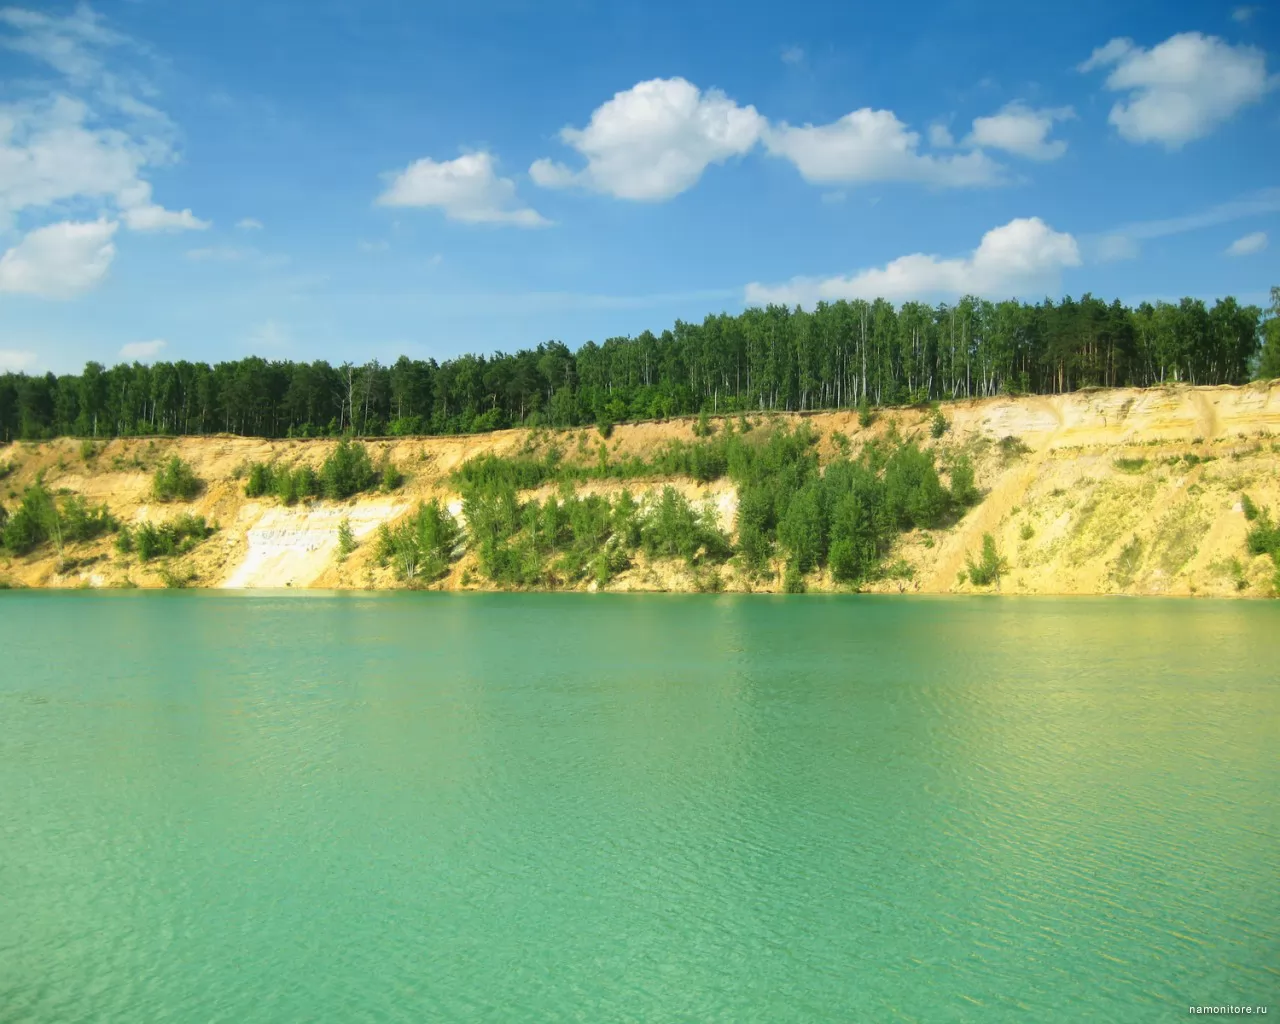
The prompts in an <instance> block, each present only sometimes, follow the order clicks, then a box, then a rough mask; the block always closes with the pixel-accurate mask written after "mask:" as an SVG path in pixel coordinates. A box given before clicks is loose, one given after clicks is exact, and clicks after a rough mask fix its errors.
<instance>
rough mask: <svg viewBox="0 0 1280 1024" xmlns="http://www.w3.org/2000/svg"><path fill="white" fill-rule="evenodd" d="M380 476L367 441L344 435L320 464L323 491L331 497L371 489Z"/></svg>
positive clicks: (346, 496)
mask: <svg viewBox="0 0 1280 1024" xmlns="http://www.w3.org/2000/svg"><path fill="white" fill-rule="evenodd" d="M376 480H377V473H376V472H375V471H374V468H373V462H372V461H370V459H369V452H368V451H367V450H366V449H365V446H364V445H363V444H360V443H359V442H357V441H351V440H348V439H347V438H343V439H342V440H341V441H339V442H338V445H337V447H336V448H334V450H333V451H332V452H330V453H329V457H328V458H327V459H325V460H324V465H322V466H321V467H320V480H319V483H320V492H321V493H322V494H323V495H324V496H325V497H326V498H329V499H331V500H335V501H336V500H341V499H343V498H349V497H351V496H352V495H353V494H359V493H360V492H361V491H367V490H370V489H371V488H372V487H373V485H374V483H375V482H376Z"/></svg>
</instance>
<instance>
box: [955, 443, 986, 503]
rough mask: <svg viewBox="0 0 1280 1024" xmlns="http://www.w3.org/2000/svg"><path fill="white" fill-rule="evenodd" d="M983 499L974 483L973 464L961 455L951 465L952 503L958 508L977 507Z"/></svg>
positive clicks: (965, 456) (967, 457)
mask: <svg viewBox="0 0 1280 1024" xmlns="http://www.w3.org/2000/svg"><path fill="white" fill-rule="evenodd" d="M981 497H982V495H981V493H980V492H979V491H978V488H977V487H976V486H974V482H973V462H972V461H971V460H970V459H969V456H967V455H961V456H958V457H957V458H956V460H955V461H954V462H953V463H952V464H951V502H952V504H954V505H955V506H956V507H957V508H968V507H969V506H970V505H976V504H977V503H978V500H979V499H980V498H981Z"/></svg>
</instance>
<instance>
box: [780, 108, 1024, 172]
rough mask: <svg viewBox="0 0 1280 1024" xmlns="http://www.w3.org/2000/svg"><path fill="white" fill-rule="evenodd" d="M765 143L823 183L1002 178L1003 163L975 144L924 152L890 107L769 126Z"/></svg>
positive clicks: (916, 138) (917, 138) (918, 141)
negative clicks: (969, 148) (968, 148)
mask: <svg viewBox="0 0 1280 1024" xmlns="http://www.w3.org/2000/svg"><path fill="white" fill-rule="evenodd" d="M764 142H765V146H766V147H767V148H768V150H769V152H770V153H772V154H774V155H775V156H781V157H785V158H786V159H787V160H790V161H791V162H792V163H793V164H795V165H796V168H797V169H798V170H799V171H800V174H801V175H802V176H803V177H804V179H805V180H806V181H811V182H821V183H823V184H836V183H842V182H844V183H853V182H872V181H916V182H922V183H924V184H929V185H940V186H947V187H963V186H970V185H989V184H994V183H996V182H998V181H999V180H1000V179H1001V176H1002V168H1001V167H1000V166H999V165H998V164H996V163H995V162H993V161H992V160H991V159H990V158H989V157H988V156H987V155H986V154H985V153H983V152H981V151H980V150H975V151H973V152H970V153H964V154H956V155H952V156H941V157H940V156H935V155H933V154H928V153H921V152H920V151H919V147H920V136H919V134H918V133H917V132H913V131H909V130H908V129H907V126H906V125H905V124H903V123H902V122H901V121H899V120H898V118H897V116H896V115H895V114H894V113H893V111H891V110H872V109H871V108H870V107H863V108H862V109H861V110H855V111H853V112H852V113H850V114H846V115H845V116H844V117H842V118H840V120H838V121H836V122H834V123H832V124H826V125H818V126H814V125H809V124H807V125H804V126H803V127H800V128H795V127H792V126H791V125H788V124H786V123H783V124H781V125H779V126H777V127H769V128H768V129H767V130H766V132H765V135H764Z"/></svg>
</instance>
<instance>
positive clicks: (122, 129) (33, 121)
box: [0, 5, 208, 231]
mask: <svg viewBox="0 0 1280 1024" xmlns="http://www.w3.org/2000/svg"><path fill="white" fill-rule="evenodd" d="M126 43H128V40H127V39H126V37H124V36H122V35H120V34H119V33H116V32H113V31H112V30H110V29H107V28H106V27H105V26H104V25H103V24H102V21H101V19H100V18H99V17H98V16H97V15H95V14H94V13H93V11H92V10H91V9H90V8H89V7H87V6H85V5H81V6H80V7H77V8H76V10H75V11H74V13H72V14H71V15H68V16H67V17H63V18H59V17H54V16H50V15H45V14H42V13H39V12H33V11H25V10H20V9H16V8H5V9H3V10H0V46H4V47H6V48H8V49H11V50H16V51H18V52H21V53H23V54H26V55H27V56H29V57H32V58H34V59H36V60H39V61H42V62H43V63H45V64H47V65H48V66H49V67H51V68H52V69H53V70H54V71H56V72H57V73H58V74H59V75H61V76H63V77H62V80H61V81H59V82H58V83H57V84H53V83H50V82H47V81H46V82H41V83H38V84H37V85H36V86H34V87H31V88H29V89H28V91H29V92H30V96H29V97H28V98H27V99H23V100H17V101H14V102H10V103H7V104H3V105H0V230H3V229H5V228H7V227H9V226H11V225H12V224H13V222H14V220H15V218H16V217H17V216H18V215H19V214H24V215H26V216H27V217H28V218H29V217H31V216H32V215H35V216H39V215H40V214H42V213H45V214H46V215H47V213H48V211H51V210H52V211H56V215H59V216H66V215H67V214H68V212H73V213H74V212H75V211H80V210H86V209H87V210H88V211H92V213H95V214H96V213H100V212H101V211H102V209H103V208H104V206H105V207H107V208H109V209H111V210H112V213H113V216H114V217H116V218H118V219H119V220H120V221H121V222H122V223H124V224H125V226H127V227H129V228H131V229H133V230H137V231H157V230H175V229H200V228H204V227H208V223H207V222H205V221H202V220H200V219H199V218H198V217H196V216H195V215H194V214H193V213H192V212H191V211H190V210H181V211H172V210H167V209H165V208H164V207H163V206H161V205H159V204H157V203H155V202H154V201H153V200H152V196H151V184H150V183H149V182H148V181H146V180H145V179H144V178H143V176H142V175H143V173H144V171H145V170H146V169H147V168H152V167H160V166H164V165H165V164H169V163H172V162H174V161H175V160H176V159H177V154H176V152H175V150H174V148H173V143H172V135H173V132H172V125H171V124H170V122H169V120H168V119H167V118H166V117H165V116H164V115H163V114H162V113H161V112H160V111H158V110H157V109H156V108H155V107H154V106H152V105H151V104H149V103H147V102H145V101H144V100H142V99H139V98H138V96H137V95H135V93H137V92H143V93H144V94H149V92H150V88H149V86H147V85H146V83H145V82H141V81H133V82H131V83H130V84H129V85H126V84H125V81H124V79H122V78H121V77H120V76H118V75H116V74H114V73H111V72H109V71H107V70H106V60H105V56H104V54H105V51H106V50H107V49H108V48H110V47H118V46H121V45H123V44H126Z"/></svg>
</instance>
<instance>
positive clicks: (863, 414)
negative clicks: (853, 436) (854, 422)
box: [858, 392, 876, 430]
mask: <svg viewBox="0 0 1280 1024" xmlns="http://www.w3.org/2000/svg"><path fill="white" fill-rule="evenodd" d="M875 421H876V414H875V413H874V412H872V411H871V398H870V397H869V396H868V395H867V394H866V393H865V392H864V393H863V395H862V398H861V399H860V400H859V401H858V426H860V427H862V429H863V430H866V428H867V427H869V426H871V424H873V423H874V422H875Z"/></svg>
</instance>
